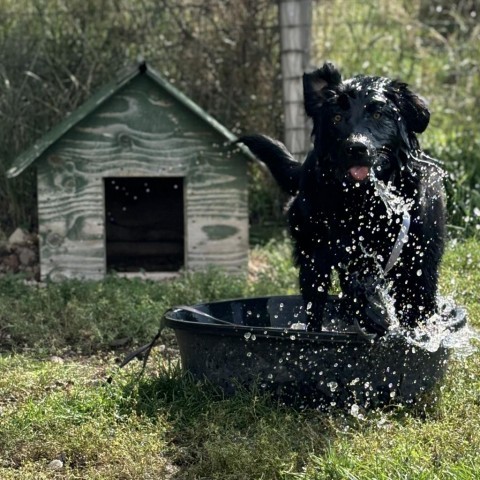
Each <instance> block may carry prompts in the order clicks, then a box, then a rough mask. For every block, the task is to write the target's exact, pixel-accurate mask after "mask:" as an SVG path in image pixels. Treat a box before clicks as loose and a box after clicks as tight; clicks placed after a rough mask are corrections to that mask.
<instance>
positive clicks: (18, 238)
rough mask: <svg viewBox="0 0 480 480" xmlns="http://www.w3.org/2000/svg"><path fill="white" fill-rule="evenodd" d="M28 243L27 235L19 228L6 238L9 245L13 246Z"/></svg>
mask: <svg viewBox="0 0 480 480" xmlns="http://www.w3.org/2000/svg"><path fill="white" fill-rule="evenodd" d="M27 241H28V234H27V233H26V232H25V231H24V230H23V229H21V228H17V229H16V230H15V231H14V232H13V233H12V234H11V235H10V237H8V243H9V244H10V245H14V244H17V245H18V244H24V243H27Z"/></svg>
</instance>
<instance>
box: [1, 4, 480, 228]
mask: <svg viewBox="0 0 480 480" xmlns="http://www.w3.org/2000/svg"><path fill="white" fill-rule="evenodd" d="M313 3H314V18H313V31H312V37H313V49H312V64H319V63H321V62H323V61H324V60H325V59H330V60H333V61H335V62H336V63H337V64H339V65H340V66H341V67H342V69H343V71H344V73H345V75H346V76H348V75H350V74H354V73H371V74H384V75H388V76H392V77H399V78H402V79H404V80H406V81H408V82H409V83H411V84H412V85H413V87H414V88H415V89H416V90H418V91H420V92H421V93H422V94H423V95H424V96H425V97H426V98H427V99H428V100H429V101H430V104H431V109H432V113H433V116H432V126H431V128H430V129H429V130H427V133H426V134H425V135H424V142H423V143H424V145H425V146H426V147H427V148H428V149H429V150H430V151H431V153H432V155H434V156H437V157H438V158H440V159H442V160H444V161H445V164H446V168H447V170H448V171H449V173H450V199H451V202H450V211H451V223H452V224H453V225H454V226H455V229H456V231H458V232H459V233H460V234H465V233H467V234H476V233H478V221H479V217H480V198H479V195H480V194H479V184H480V161H479V155H480V153H479V152H480V148H479V146H480V145H479V143H480V140H479V136H478V134H477V132H476V125H478V122H479V113H478V112H479V111H480V109H479V101H480V100H479V97H478V95H477V92H478V91H479V86H480V85H479V83H480V75H479V60H478V59H479V58H480V51H479V50H480V38H479V36H480V26H479V23H478V17H477V14H479V8H478V3H479V2H478V0H462V1H460V2H449V1H448V0H436V1H435V2H431V1H430V0H393V1H392V0H365V1H362V2H360V1H356V0H352V1H350V2H349V8H345V2H343V1H341V0H329V1H319V2H316V1H314V2H313ZM0 19H1V21H0V52H1V54H0V131H1V132H2V142H0V202H1V205H2V208H1V209H0V231H2V230H3V232H4V234H8V233H10V232H11V231H12V230H13V229H14V228H15V227H17V226H23V227H26V228H28V229H35V227H36V213H35V182H34V171H33V169H30V170H28V171H26V172H25V173H23V174H22V175H21V176H20V178H18V179H13V180H8V181H7V180H6V178H5V171H6V170H7V169H8V167H9V165H10V163H11V162H12V161H13V159H14V158H15V157H16V155H18V154H19V153H20V152H21V151H23V150H24V149H26V148H27V147H29V146H30V145H31V144H32V143H33V142H34V141H35V140H36V139H38V138H39V137H40V136H41V135H42V134H43V133H45V132H46V131H47V130H48V129H49V128H51V127H52V126H53V125H54V124H55V123H56V122H58V121H59V120H60V119H62V118H64V117H65V115H67V114H68V113H69V112H71V111H72V110H74V109H75V108H76V107H78V106H79V105H80V104H81V103H82V102H83V101H84V100H85V99H86V98H88V96H89V95H90V94H91V93H92V92H93V91H94V90H95V89H96V88H98V87H99V86H100V85H102V84H103V83H105V82H106V81H108V80H110V79H111V78H112V76H114V75H115V74H116V72H117V71H118V70H120V69H121V68H122V67H123V66H125V65H127V64H131V63H132V62H133V61H135V60H136V59H137V57H138V56H143V57H145V58H146V59H147V60H148V61H149V62H150V63H151V64H152V65H153V66H154V67H155V68H157V69H158V70H159V71H161V72H162V74H163V75H164V76H165V77H167V78H168V79H169V80H170V81H172V82H173V83H175V84H176V85H177V86H178V87H179V88H180V89H181V90H183V91H184V92H185V93H186V94H187V95H189V96H190V97H191V98H193V100H195V101H196V102H198V103H199V104H200V105H201V106H203V107H204V108H205V109H206V110H207V111H209V112H210V113H211V114H213V115H214V116H215V117H217V118H218V119H219V120H220V121H221V122H222V123H224V124H225V125H226V126H227V127H228V128H230V129H231V130H233V131H234V132H243V131H260V132H265V133H267V134H270V135H273V136H275V137H278V138H281V137H282V105H281V102H282V98H281V94H280V92H281V85H280V73H281V72H280V62H279V34H278V26H277V11H276V4H275V2H272V1H270V0H225V1H224V0H222V1H220V0H182V1H177V0H161V1H154V0H141V1H133V0H100V1H98V0H69V1H65V0H1V1H0ZM251 172H252V182H251V192H250V193H251V195H250V201H251V218H252V222H254V223H255V222H256V223H259V224H264V223H265V222H266V221H271V220H272V219H274V220H278V219H279V217H280V216H281V209H282V204H283V199H282V198H280V199H279V195H278V190H276V189H275V187H274V186H273V184H272V183H271V181H270V180H269V179H268V177H265V175H264V173H262V171H261V170H260V169H258V168H257V167H252V170H251Z"/></svg>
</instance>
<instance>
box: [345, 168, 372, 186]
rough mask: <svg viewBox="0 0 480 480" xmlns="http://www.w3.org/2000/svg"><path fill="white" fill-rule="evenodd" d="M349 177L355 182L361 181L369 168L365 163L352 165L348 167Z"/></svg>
mask: <svg viewBox="0 0 480 480" xmlns="http://www.w3.org/2000/svg"><path fill="white" fill-rule="evenodd" d="M348 173H349V175H350V177H351V178H352V179H353V180H354V181H355V182H363V181H364V180H366V179H367V178H368V175H369V174H370V168H369V167H367V166H365V165H354V166H353V167H350V168H349V169H348Z"/></svg>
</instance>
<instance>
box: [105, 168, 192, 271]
mask: <svg viewBox="0 0 480 480" xmlns="http://www.w3.org/2000/svg"><path fill="white" fill-rule="evenodd" d="M104 187H105V234H106V240H105V244H106V261H107V270H108V271H116V272H142V271H144V272H175V271H178V270H179V269H180V268H182V267H183V265H184V257H185V251H184V250H185V248H184V245H185V239H184V198H183V178H181V177H174V178H169V177H164V178H152V177H130V178H125V177H109V178H105V179H104Z"/></svg>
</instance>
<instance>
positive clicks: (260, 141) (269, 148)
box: [237, 135, 302, 195]
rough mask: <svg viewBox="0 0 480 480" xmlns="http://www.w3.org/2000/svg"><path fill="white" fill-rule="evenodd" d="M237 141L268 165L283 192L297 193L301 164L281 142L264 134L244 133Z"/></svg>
mask: <svg viewBox="0 0 480 480" xmlns="http://www.w3.org/2000/svg"><path fill="white" fill-rule="evenodd" d="M237 143H243V144H244V145H245V146H246V147H248V149H249V150H250V151H251V152H252V153H253V154H254V155H255V156H256V157H257V158H258V160H260V161H261V162H263V163H264V164H265V165H266V166H267V167H268V169H269V170H270V172H271V173H272V175H273V178H275V180H276V182H277V183H278V185H279V186H280V188H281V189H282V190H283V191H284V192H286V193H289V194H290V195H296V194H297V192H298V188H299V185H300V170H301V166H302V164H301V163H299V162H297V161H296V160H295V159H294V158H293V156H292V154H291V153H290V152H289V151H288V150H287V148H286V147H285V145H284V144H283V143H281V142H279V141H277V140H274V139H273V138H270V137H267V136H266V135H245V136H243V137H240V138H239V139H238V140H237Z"/></svg>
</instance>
